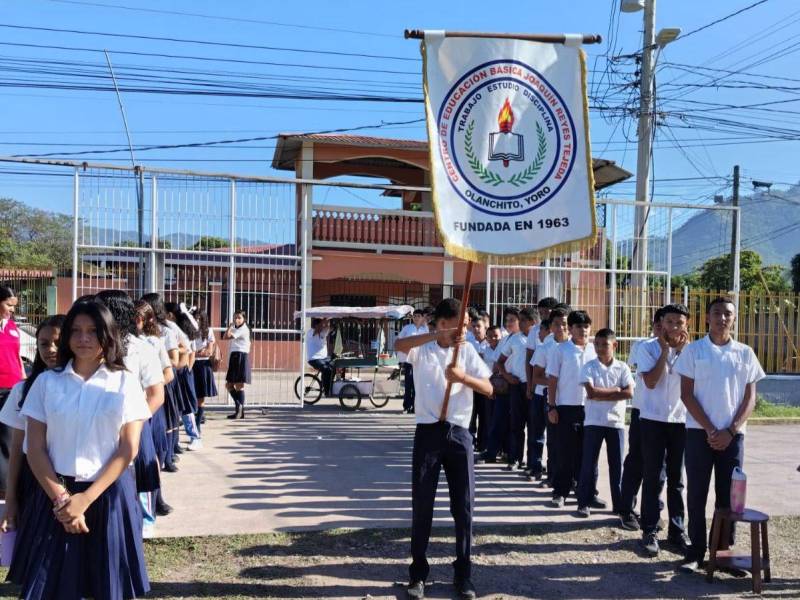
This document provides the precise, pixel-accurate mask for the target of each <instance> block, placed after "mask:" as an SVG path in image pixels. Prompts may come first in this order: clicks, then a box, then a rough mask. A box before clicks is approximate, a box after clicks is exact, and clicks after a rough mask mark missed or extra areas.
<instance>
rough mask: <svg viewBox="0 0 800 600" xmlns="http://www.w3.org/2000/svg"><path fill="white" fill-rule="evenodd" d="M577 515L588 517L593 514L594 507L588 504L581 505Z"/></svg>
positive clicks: (580, 517)
mask: <svg viewBox="0 0 800 600" xmlns="http://www.w3.org/2000/svg"><path fill="white" fill-rule="evenodd" d="M575 516H576V517H578V518H579V519H588V518H589V517H591V516H592V509H590V508H589V507H588V506H579V507H578V510H577V512H576V513H575Z"/></svg>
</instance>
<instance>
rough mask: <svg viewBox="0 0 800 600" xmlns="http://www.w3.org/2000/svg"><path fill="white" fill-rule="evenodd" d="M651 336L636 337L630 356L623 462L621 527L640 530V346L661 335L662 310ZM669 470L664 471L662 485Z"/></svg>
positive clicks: (643, 388) (644, 389)
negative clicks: (630, 381)
mask: <svg viewBox="0 0 800 600" xmlns="http://www.w3.org/2000/svg"><path fill="white" fill-rule="evenodd" d="M652 327H653V329H652V337H650V338H648V339H644V340H636V341H635V342H633V344H631V351H630V354H629V355H628V366H629V367H631V368H634V367H636V375H635V377H634V384H635V386H634V389H633V400H632V401H631V421H630V424H629V425H628V454H627V456H625V462H624V463H623V465H622V486H621V487H622V498H621V500H620V514H619V519H620V526H621V527H622V528H623V529H625V530H627V531H639V529H640V525H639V515H637V514H636V512H635V509H636V500H637V496H638V495H639V488H640V487H641V486H642V471H643V466H642V435H641V432H640V430H639V410H640V409H641V407H642V402H643V399H644V396H645V395H646V394H647V386H646V385H645V384H644V382H643V381H642V374H641V370H640V369H639V368H638V358H637V357H638V355H639V349H640V348H641V347H642V345H643V344H646V343H648V342H650V341H652V340H653V339H654V338H657V337H659V336H660V335H661V309H660V308H659V309H658V310H656V311H655V313H654V314H653V325H652ZM665 479H666V473H664V472H662V473H661V482H662V485H663V482H664V480H665ZM658 503H659V512H660V511H661V509H663V508H664V506H663V504H664V503H663V501H662V500H661V498H660V497H659V500H658Z"/></svg>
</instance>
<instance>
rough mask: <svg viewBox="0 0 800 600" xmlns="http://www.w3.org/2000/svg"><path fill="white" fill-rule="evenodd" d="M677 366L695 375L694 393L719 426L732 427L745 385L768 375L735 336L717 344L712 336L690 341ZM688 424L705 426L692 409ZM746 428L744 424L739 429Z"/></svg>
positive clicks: (690, 426) (716, 425)
mask: <svg viewBox="0 0 800 600" xmlns="http://www.w3.org/2000/svg"><path fill="white" fill-rule="evenodd" d="M674 370H675V371H676V372H677V373H678V374H680V375H683V376H685V377H691V378H692V379H694V397H695V398H696V399H697V401H698V402H699V403H700V406H702V407H703V410H704V411H705V413H706V416H707V417H708V418H709V420H710V421H711V424H712V425H714V427H715V428H716V429H725V428H726V427H730V425H731V422H732V421H733V417H734V416H736V413H737V412H738V410H739V407H740V406H741V404H742V401H743V400H744V390H745V386H747V384H748V383H755V382H757V381H760V380H761V379H763V378H764V377H766V374H765V373H764V370H763V369H762V368H761V364H760V363H759V362H758V358H757V357H756V355H755V352H753V349H752V348H751V347H750V346H747V345H746V344H742V343H741V342H737V341H736V340H734V339H731V340H730V341H729V342H728V343H727V344H725V345H724V346H717V345H716V344H715V343H714V342H712V341H711V338H710V337H709V336H705V337H704V338H702V339H699V340H697V341H695V342H692V343H691V344H689V345H687V346H686V347H685V348H684V349H683V352H681V355H680V356H679V357H678V360H677V362H676V363H675V368H674ZM686 427H688V428H689V429H702V427H701V426H700V424H699V423H698V422H697V421H695V419H694V417H692V415H691V414H690V413H687V415H686ZM745 429H746V425H743V426H742V428H741V429H740V430H739V433H744V432H745Z"/></svg>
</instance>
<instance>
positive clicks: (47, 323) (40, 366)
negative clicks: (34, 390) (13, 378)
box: [18, 315, 66, 408]
mask: <svg viewBox="0 0 800 600" xmlns="http://www.w3.org/2000/svg"><path fill="white" fill-rule="evenodd" d="M65 319H66V317H65V316H64V315H53V316H50V317H46V318H45V320H44V321H42V322H41V323H39V326H38V327H37V328H36V335H35V337H36V356H35V357H34V358H33V367H31V374H30V375H28V378H27V379H26V380H25V383H23V384H22V397H21V398H20V399H19V405H18V407H19V408H22V405H23V404H25V398H27V397H28V392H29V391H30V390H31V386H32V385H33V382H34V381H36V378H37V377H39V375H41V374H42V373H44V372H45V371H47V368H48V367H47V364H46V363H45V362H44V360H43V359H42V357H41V355H40V354H39V334H40V333H41V331H42V329H45V328H46V327H54V328H56V329H62V328H63V327H64V320H65Z"/></svg>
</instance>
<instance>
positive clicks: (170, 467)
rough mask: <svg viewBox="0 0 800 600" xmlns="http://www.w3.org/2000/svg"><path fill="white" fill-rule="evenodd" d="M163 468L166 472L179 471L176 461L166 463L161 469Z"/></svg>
mask: <svg viewBox="0 0 800 600" xmlns="http://www.w3.org/2000/svg"><path fill="white" fill-rule="evenodd" d="M161 470H162V471H164V472H166V473H177V472H178V467H177V466H176V465H175V463H174V462H171V463H167V464H166V465H164V468H163V469H161Z"/></svg>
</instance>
